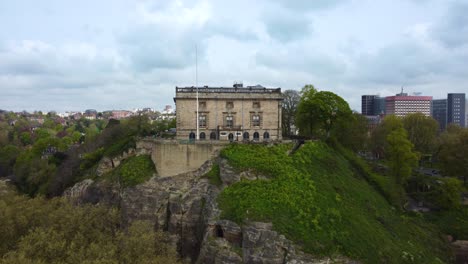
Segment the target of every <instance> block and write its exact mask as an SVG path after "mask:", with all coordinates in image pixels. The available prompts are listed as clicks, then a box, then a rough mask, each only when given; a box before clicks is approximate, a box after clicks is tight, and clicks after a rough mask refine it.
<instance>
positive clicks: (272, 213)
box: [219, 143, 448, 263]
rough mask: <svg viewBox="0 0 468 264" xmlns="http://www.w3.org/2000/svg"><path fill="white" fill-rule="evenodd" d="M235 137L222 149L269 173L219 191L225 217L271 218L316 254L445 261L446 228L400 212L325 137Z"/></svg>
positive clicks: (234, 160) (240, 163) (243, 165)
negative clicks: (297, 145) (272, 140)
mask: <svg viewBox="0 0 468 264" xmlns="http://www.w3.org/2000/svg"><path fill="white" fill-rule="evenodd" d="M290 147H291V146H290V145H278V146H273V147H268V146H260V145H232V146H230V147H228V148H227V149H225V150H224V151H223V152H222V155H223V157H225V158H227V159H228V160H229V162H230V163H231V164H232V165H233V166H234V167H235V168H237V169H239V170H245V169H253V170H255V171H257V172H258V173H261V174H263V175H266V176H269V177H270V178H271V180H255V181H241V182H239V183H236V184H234V185H232V186H230V187H228V188H226V189H225V190H224V191H223V192H222V194H221V195H220V197H219V203H220V207H221V209H222V210H223V214H222V217H223V218H227V219H231V220H233V221H236V222H238V223H241V222H243V221H248V220H253V221H271V222H273V226H274V228H275V229H276V230H278V231H279V232H281V233H283V234H285V235H286V236H287V237H288V238H290V239H292V240H294V241H296V242H297V243H298V244H300V245H302V246H303V249H304V251H306V252H310V253H313V254H317V255H327V256H333V255H334V254H344V255H346V256H349V257H351V258H353V259H359V260H362V261H363V262H365V263H440V261H439V259H441V260H443V261H447V258H448V253H447V247H446V245H445V243H444V241H443V240H442V239H441V236H440V233H439V232H438V230H436V229H435V227H434V226H433V225H430V224H428V223H427V222H425V221H424V220H423V219H421V218H419V217H410V216H408V215H401V214H400V213H399V212H398V211H397V210H395V209H394V208H393V207H391V206H390V205H389V203H388V202H387V200H385V198H384V197H383V196H382V195H381V194H379V193H378V192H377V191H376V190H375V189H374V188H373V187H371V186H370V185H369V184H368V183H367V181H365V180H364V178H363V177H361V176H360V175H356V173H357V172H356V170H353V169H352V168H351V165H350V164H349V162H348V161H347V160H346V159H345V158H343V157H342V156H341V155H340V154H338V153H337V152H335V151H334V150H333V149H331V148H329V147H328V146H326V145H325V144H323V143H307V144H305V145H304V146H303V147H302V148H301V149H300V150H299V151H298V152H296V153H295V154H294V155H293V156H288V155H287V151H288V150H289V149H290Z"/></svg>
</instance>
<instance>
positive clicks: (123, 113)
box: [110, 110, 133, 119]
mask: <svg viewBox="0 0 468 264" xmlns="http://www.w3.org/2000/svg"><path fill="white" fill-rule="evenodd" d="M111 113H112V114H111V116H110V118H114V119H124V118H128V117H131V116H133V112H132V111H128V110H112V111H111Z"/></svg>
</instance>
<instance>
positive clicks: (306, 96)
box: [283, 85, 468, 209]
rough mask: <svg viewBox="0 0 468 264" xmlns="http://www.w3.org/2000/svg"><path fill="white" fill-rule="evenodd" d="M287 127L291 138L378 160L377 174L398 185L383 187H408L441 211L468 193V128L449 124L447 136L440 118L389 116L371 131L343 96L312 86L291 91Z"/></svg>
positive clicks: (414, 195) (375, 162)
mask: <svg viewBox="0 0 468 264" xmlns="http://www.w3.org/2000/svg"><path fill="white" fill-rule="evenodd" d="M283 123H285V130H283V132H284V133H285V134H284V135H285V136H286V137H287V136H288V135H290V134H291V133H292V134H294V132H295V131H292V130H291V129H292V128H293V127H295V128H296V129H297V130H298V132H299V135H301V136H304V137H309V138H314V139H321V140H326V141H328V142H337V143H339V144H340V145H341V146H344V147H345V148H347V149H350V150H352V151H354V152H355V153H360V154H361V155H362V156H363V157H365V158H366V159H368V160H372V161H371V162H370V164H371V167H372V168H373V169H374V171H373V172H371V173H379V174H383V175H386V176H387V177H388V179H389V180H391V181H390V182H391V183H392V184H393V185H395V186H396V188H389V187H388V186H387V187H385V186H384V187H381V189H387V190H388V189H395V190H397V189H405V190H406V193H407V194H408V195H409V196H411V197H412V198H415V199H417V200H419V201H424V202H426V204H429V205H431V206H434V207H436V208H438V209H450V208H459V207H460V206H461V201H462V199H461V198H462V193H464V192H467V189H466V180H467V177H468V155H467V153H468V129H467V128H461V127H459V126H455V125H449V126H448V128H447V130H446V131H444V132H441V131H440V130H439V125H438V123H437V121H436V120H434V119H433V118H432V117H428V116H425V115H423V114H421V113H414V114H409V115H407V116H405V117H403V118H400V117H396V116H393V115H389V116H386V117H385V118H383V119H382V120H381V122H380V123H378V124H376V125H375V127H373V128H369V125H368V122H367V119H366V117H364V116H362V115H360V114H358V113H353V112H352V111H351V109H350V108H349V105H348V103H347V102H346V101H345V100H343V98H341V97H339V96H338V95H336V94H334V93H332V92H329V91H319V90H317V89H316V88H315V87H314V86H312V85H306V86H305V87H304V88H303V89H302V91H301V92H299V93H298V92H294V91H286V92H285V104H284V106H283ZM335 145H336V144H335ZM349 158H350V159H351V157H349ZM366 166H367V165H366ZM426 174H427V175H426ZM441 176H443V177H441ZM460 179H462V181H460ZM463 182H464V183H465V186H463V184H462V183H463ZM398 192H399V193H402V194H401V195H402V196H403V197H402V198H401V199H396V200H401V201H402V202H403V203H404V201H405V200H407V199H406V197H404V196H405V194H404V193H403V192H402V191H398ZM388 196H389V197H390V196H391V197H395V196H396V194H392V195H388Z"/></svg>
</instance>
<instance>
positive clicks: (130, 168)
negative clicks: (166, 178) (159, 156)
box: [105, 155, 156, 187]
mask: <svg viewBox="0 0 468 264" xmlns="http://www.w3.org/2000/svg"><path fill="white" fill-rule="evenodd" d="M155 172H156V168H155V167H154V163H153V161H152V160H151V156H150V155H140V156H133V157H130V158H127V159H125V160H124V161H122V163H121V164H120V165H119V166H118V167H117V168H115V169H114V170H113V171H112V172H110V173H109V175H107V177H105V178H110V179H111V180H112V181H117V182H119V183H120V184H121V185H122V187H129V186H135V185H137V184H140V183H142V182H144V181H146V180H148V179H149V178H151V176H153V174H154V173H155Z"/></svg>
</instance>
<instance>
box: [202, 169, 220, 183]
mask: <svg viewBox="0 0 468 264" xmlns="http://www.w3.org/2000/svg"><path fill="white" fill-rule="evenodd" d="M203 177H204V178H207V179H208V180H209V181H210V183H211V184H213V185H216V186H221V184H223V182H222V181H221V177H220V175H219V165H218V164H214V165H213V167H211V170H210V171H209V172H207V173H206V174H205V175H203Z"/></svg>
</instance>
